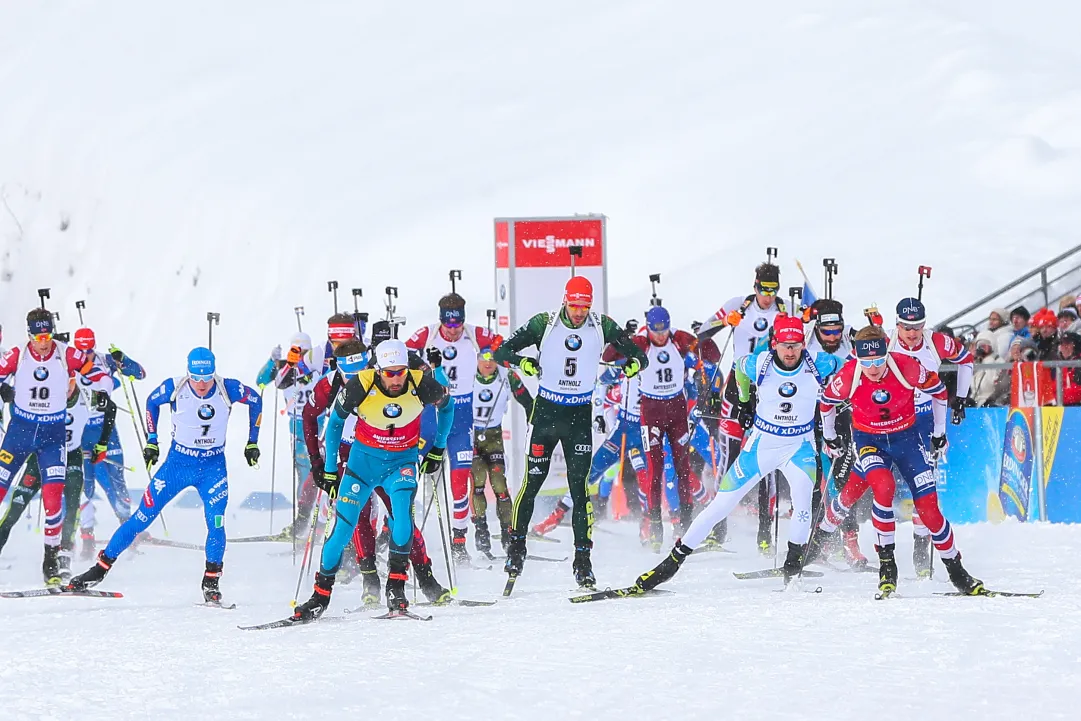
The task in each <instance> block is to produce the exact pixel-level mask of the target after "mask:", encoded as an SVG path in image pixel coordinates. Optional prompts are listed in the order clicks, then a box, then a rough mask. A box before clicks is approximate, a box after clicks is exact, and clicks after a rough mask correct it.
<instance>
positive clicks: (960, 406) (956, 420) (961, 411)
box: [950, 397, 972, 426]
mask: <svg viewBox="0 0 1081 721" xmlns="http://www.w3.org/2000/svg"><path fill="white" fill-rule="evenodd" d="M970 405H972V401H970V400H969V399H968V398H961V397H956V398H954V399H953V400H952V401H950V408H951V409H952V410H953V413H951V414H950V423H952V424H954V425H955V426H959V425H961V421H963V420H965V408H967V407H968V406H970Z"/></svg>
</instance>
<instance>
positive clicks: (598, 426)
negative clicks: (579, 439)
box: [593, 416, 608, 433]
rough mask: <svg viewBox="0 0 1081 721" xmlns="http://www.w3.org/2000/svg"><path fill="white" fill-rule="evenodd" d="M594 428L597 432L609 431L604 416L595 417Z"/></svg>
mask: <svg viewBox="0 0 1081 721" xmlns="http://www.w3.org/2000/svg"><path fill="white" fill-rule="evenodd" d="M593 430H595V431H597V433H607V432H608V427H607V426H606V425H605V424H604V416H594V417H593Z"/></svg>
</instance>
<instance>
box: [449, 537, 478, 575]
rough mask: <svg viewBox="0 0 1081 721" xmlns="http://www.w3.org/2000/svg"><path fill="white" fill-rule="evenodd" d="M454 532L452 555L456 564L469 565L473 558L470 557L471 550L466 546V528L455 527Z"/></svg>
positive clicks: (451, 544)
mask: <svg viewBox="0 0 1081 721" xmlns="http://www.w3.org/2000/svg"><path fill="white" fill-rule="evenodd" d="M453 532H454V537H453V538H451V540H450V557H451V559H453V561H454V565H455V566H468V565H469V563H470V561H472V560H473V559H471V558H470V557H469V551H468V550H466V547H465V532H466V529H464V528H455V529H453Z"/></svg>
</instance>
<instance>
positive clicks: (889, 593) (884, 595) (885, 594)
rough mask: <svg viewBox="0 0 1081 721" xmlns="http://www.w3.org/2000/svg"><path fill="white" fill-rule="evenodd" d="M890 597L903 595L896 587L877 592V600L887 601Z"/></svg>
mask: <svg viewBox="0 0 1081 721" xmlns="http://www.w3.org/2000/svg"><path fill="white" fill-rule="evenodd" d="M888 598H901V597H900V596H898V595H897V589H896V588H886V589H879V591H878V593H876V594H875V600H876V601H885V600H886V599H888Z"/></svg>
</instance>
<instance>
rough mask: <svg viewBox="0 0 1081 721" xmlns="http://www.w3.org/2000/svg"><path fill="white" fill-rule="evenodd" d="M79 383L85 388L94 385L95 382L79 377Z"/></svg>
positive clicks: (82, 376)
mask: <svg viewBox="0 0 1081 721" xmlns="http://www.w3.org/2000/svg"><path fill="white" fill-rule="evenodd" d="M79 382H80V383H82V384H83V385H84V386H90V385H93V384H94V381H92V380H90V379H89V378H87V377H86V376H84V375H80V376H79Z"/></svg>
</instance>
